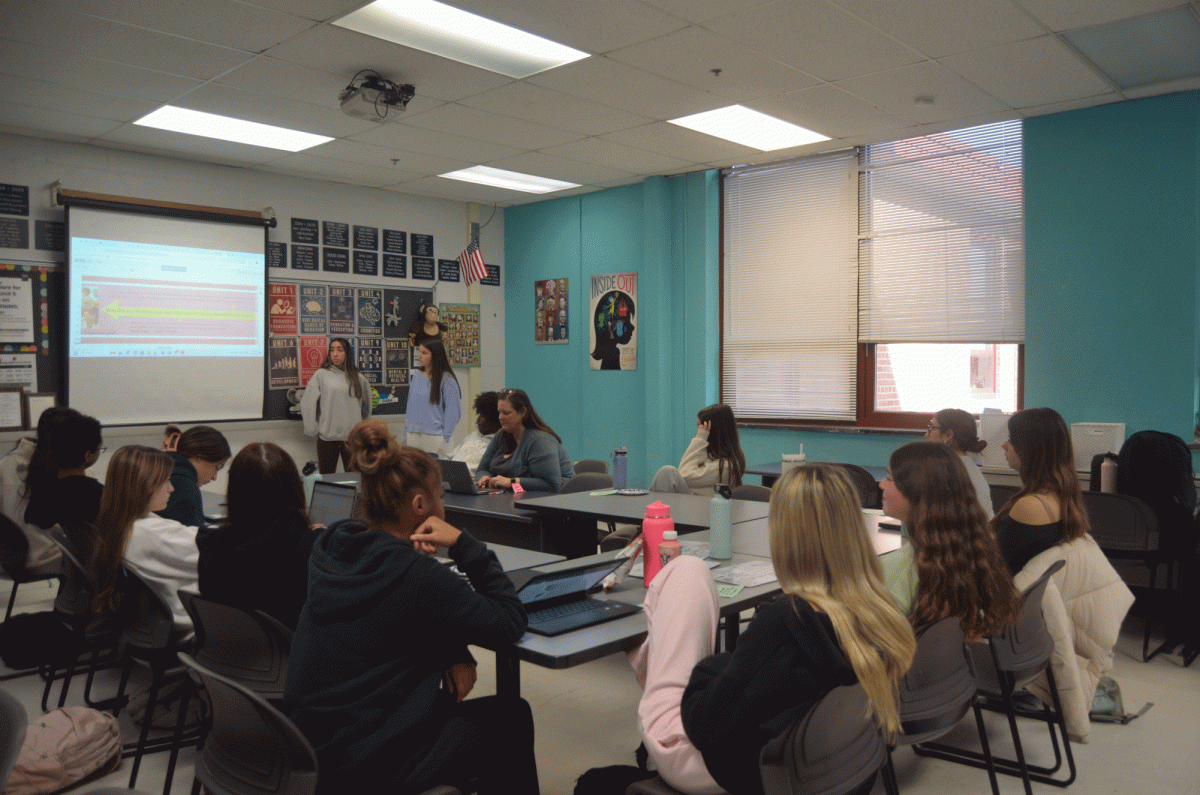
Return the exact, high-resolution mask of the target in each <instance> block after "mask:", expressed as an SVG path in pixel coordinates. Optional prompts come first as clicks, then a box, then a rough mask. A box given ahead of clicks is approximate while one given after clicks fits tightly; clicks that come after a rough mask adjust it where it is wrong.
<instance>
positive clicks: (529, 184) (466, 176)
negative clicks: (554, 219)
mask: <svg viewBox="0 0 1200 795" xmlns="http://www.w3.org/2000/svg"><path fill="white" fill-rule="evenodd" d="M438 176H440V177H445V178H447V179H458V180H462V181H463V182H475V183H478V184H480V185H491V186H492V187H494V188H506V189H508V190H519V191H521V192H522V193H554V192H555V191H558V190H566V189H567V188H578V187H579V183H578V182H563V181H561V180H557V179H549V178H547V177H537V176H534V175H533V174H522V173H520V172H519V171H505V170H504V169H502V168H492V167H490V166H471V167H470V168H462V169H459V170H458V171H448V172H446V173H445V174H439V175H438Z"/></svg>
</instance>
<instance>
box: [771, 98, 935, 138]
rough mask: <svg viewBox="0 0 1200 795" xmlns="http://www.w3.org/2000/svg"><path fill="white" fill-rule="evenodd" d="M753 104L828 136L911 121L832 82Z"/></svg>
mask: <svg viewBox="0 0 1200 795" xmlns="http://www.w3.org/2000/svg"><path fill="white" fill-rule="evenodd" d="M752 107H753V108H754V109H755V110H760V111H762V112H763V113H768V114H770V115H772V116H775V117H777V118H780V119H783V120H785V121H790V122H792V123H793V124H799V125H800V126H801V127H807V128H808V129H810V130H815V131H816V132H819V133H821V134H822V135H828V136H829V137H830V138H845V137H847V136H850V135H854V134H856V133H859V132H864V131H865V132H882V131H884V130H899V129H903V128H905V127H911V126H912V121H911V120H909V119H907V118H904V117H903V116H899V115H896V114H894V113H889V112H888V111H886V110H884V109H882V108H879V107H876V106H875V105H872V104H871V103H869V102H864V101H863V100H861V99H859V98H858V97H854V96H851V95H850V94H848V93H846V92H845V91H843V90H842V89H840V88H838V87H837V86H832V85H821V86H817V87H815V88H805V89H802V90H800V91H793V92H791V93H790V94H782V95H780V96H778V97H770V98H767V99H763V100H760V101H758V102H755V103H752Z"/></svg>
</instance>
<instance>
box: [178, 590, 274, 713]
mask: <svg viewBox="0 0 1200 795" xmlns="http://www.w3.org/2000/svg"><path fill="white" fill-rule="evenodd" d="M179 598H180V600H181V601H182V602H183V607H184V609H185V610H187V612H188V615H190V616H191V617H192V624H193V627H194V628H195V630H196V641H195V644H194V651H193V652H192V654H193V656H194V657H195V659H196V662H198V663H199V664H201V665H203V666H204V667H205V668H207V669H208V670H210V671H212V672H214V673H217V674H220V675H221V676H225V677H228V678H230V679H233V680H234V681H235V682H237V683H238V684H240V685H242V686H243V687H247V688H249V689H250V690H252V691H254V692H255V693H257V694H258V695H260V696H262V697H263V698H265V699H268V700H275V699H280V700H282V698H283V689H284V685H285V684H286V682H287V664H288V655H289V654H290V653H291V651H292V631H291V630H290V629H288V628H287V627H285V626H284V625H283V624H280V623H279V622H278V621H276V620H275V619H274V618H272V617H271V616H269V615H267V614H266V613H264V612H262V611H261V610H243V609H242V608H240V607H235V606H233V605H228V604H223V603H221V602H218V601H215V600H213V599H207V598H205V597H203V596H201V595H200V594H198V593H192V592H191V591H180V592H179Z"/></svg>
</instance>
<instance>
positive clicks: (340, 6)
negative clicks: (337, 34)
mask: <svg viewBox="0 0 1200 795" xmlns="http://www.w3.org/2000/svg"><path fill="white" fill-rule="evenodd" d="M362 4H363V2H362V0H254V5H256V6H262V7H263V8H274V9H275V10H276V11H286V12H287V13H289V14H295V15H296V16H298V17H304V18H305V19H313V20H318V21H321V22H324V21H326V20H329V19H333V18H334V17H340V16H342V15H343V14H348V13H350V12H351V11H353V10H354V9H355V8H358V7H359V6H361V5H362Z"/></svg>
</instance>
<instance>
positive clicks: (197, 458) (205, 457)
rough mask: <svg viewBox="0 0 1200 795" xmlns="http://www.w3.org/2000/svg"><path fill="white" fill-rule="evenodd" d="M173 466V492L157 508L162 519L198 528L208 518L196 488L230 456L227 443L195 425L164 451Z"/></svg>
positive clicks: (211, 430) (217, 433) (209, 429)
mask: <svg viewBox="0 0 1200 795" xmlns="http://www.w3.org/2000/svg"><path fill="white" fill-rule="evenodd" d="M167 455H169V456H171V461H173V462H174V464H175V469H174V471H173V472H171V485H172V486H173V487H174V489H175V491H174V493H173V494H172V495H171V501H170V502H169V503H167V507H166V508H164V509H163V510H161V511H158V512H157V513H158V515H159V516H161V517H163V518H164V519H174V520H175V521H176V522H179V523H180V524H183V525H188V526H190V527H199V526H200V525H202V524H205V523H206V522H207V521H208V520H207V519H206V518H205V516H204V501H203V498H202V497H201V496H200V487H201V486H207V485H208V484H209V483H212V482H213V481H214V480H216V478H217V473H218V472H220V471H221V468H222V467H224V466H225V462H226V461H228V460H229V456H230V455H232V453H231V451H230V450H229V442H228V441H226V439H225V436H224V435H223V434H222V433H221V432H220V431H218V430H217V429H216V428H212V427H209V426H208V425H197V426H195V427H193V428H188V429H187V430H186V431H184V432H183V433H181V434H180V435H179V438H178V439H177V440H176V442H175V449H174V450H170V451H167Z"/></svg>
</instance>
